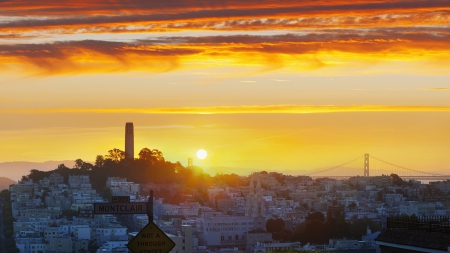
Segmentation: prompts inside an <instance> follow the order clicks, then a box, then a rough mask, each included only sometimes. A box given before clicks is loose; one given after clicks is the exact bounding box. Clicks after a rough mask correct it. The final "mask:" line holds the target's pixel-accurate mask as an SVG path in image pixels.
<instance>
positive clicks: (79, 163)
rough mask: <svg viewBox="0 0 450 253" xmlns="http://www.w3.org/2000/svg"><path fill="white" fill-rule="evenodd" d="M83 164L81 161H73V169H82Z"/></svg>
mask: <svg viewBox="0 0 450 253" xmlns="http://www.w3.org/2000/svg"><path fill="white" fill-rule="evenodd" d="M83 164H84V162H83V160H81V159H77V160H75V165H74V168H75V169H81V168H82V167H83Z"/></svg>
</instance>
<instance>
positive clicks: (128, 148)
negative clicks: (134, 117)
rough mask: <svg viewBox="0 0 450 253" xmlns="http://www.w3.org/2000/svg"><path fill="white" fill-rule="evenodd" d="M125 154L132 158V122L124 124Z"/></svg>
mask: <svg viewBox="0 0 450 253" xmlns="http://www.w3.org/2000/svg"><path fill="white" fill-rule="evenodd" d="M125 156H126V158H131V159H134V127H133V122H127V123H126V124H125Z"/></svg>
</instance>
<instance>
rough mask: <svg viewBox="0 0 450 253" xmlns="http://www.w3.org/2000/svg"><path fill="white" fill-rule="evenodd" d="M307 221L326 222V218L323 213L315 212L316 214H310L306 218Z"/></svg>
mask: <svg viewBox="0 0 450 253" xmlns="http://www.w3.org/2000/svg"><path fill="white" fill-rule="evenodd" d="M306 220H308V221H320V222H324V221H325V216H324V215H323V213H321V212H314V213H310V214H308V216H307V217H306Z"/></svg>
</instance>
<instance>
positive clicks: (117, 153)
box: [106, 148, 125, 162]
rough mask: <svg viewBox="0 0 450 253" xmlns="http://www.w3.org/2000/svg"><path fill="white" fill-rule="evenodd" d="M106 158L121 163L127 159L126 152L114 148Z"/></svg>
mask: <svg viewBox="0 0 450 253" xmlns="http://www.w3.org/2000/svg"><path fill="white" fill-rule="evenodd" d="M106 157H107V158H109V159H111V160H112V161H113V162H120V161H121V160H123V159H125V151H122V150H120V149H117V148H114V149H112V150H109V151H108V155H106Z"/></svg>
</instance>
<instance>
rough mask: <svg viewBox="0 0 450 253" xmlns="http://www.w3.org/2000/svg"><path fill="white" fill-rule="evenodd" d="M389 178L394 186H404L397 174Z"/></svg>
mask: <svg viewBox="0 0 450 253" xmlns="http://www.w3.org/2000/svg"><path fill="white" fill-rule="evenodd" d="M390 177H391V178H392V183H393V184H394V185H397V186H400V185H403V184H404V182H403V179H401V178H400V177H399V176H398V175H397V174H394V173H392V174H391V175H390Z"/></svg>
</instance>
